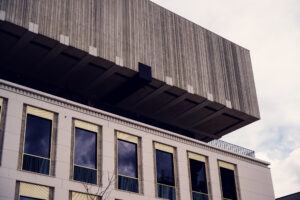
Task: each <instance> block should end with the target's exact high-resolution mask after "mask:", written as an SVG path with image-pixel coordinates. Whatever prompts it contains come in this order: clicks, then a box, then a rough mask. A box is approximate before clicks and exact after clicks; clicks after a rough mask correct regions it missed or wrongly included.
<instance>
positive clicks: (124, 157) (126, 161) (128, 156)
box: [118, 140, 138, 178]
mask: <svg viewBox="0 0 300 200" xmlns="http://www.w3.org/2000/svg"><path fill="white" fill-rule="evenodd" d="M118 174H119V175H124V176H129V177H133V178H137V177H138V169H137V145H136V144H134V143H131V142H127V141H123V140H118Z"/></svg>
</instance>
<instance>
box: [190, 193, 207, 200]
mask: <svg viewBox="0 0 300 200" xmlns="http://www.w3.org/2000/svg"><path fill="white" fill-rule="evenodd" d="M193 200H209V199H208V195H205V194H201V193H197V192H193Z"/></svg>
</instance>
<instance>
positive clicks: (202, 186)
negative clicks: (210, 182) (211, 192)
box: [190, 159, 207, 194]
mask: <svg viewBox="0 0 300 200" xmlns="http://www.w3.org/2000/svg"><path fill="white" fill-rule="evenodd" d="M190 170H191V182H192V191H195V192H201V193H205V194H207V182H206V171H205V163H204V162H200V161H197V160H193V159H190Z"/></svg>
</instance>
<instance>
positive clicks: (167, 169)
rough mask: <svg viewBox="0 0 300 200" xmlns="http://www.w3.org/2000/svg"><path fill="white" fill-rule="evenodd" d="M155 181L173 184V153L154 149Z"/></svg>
mask: <svg viewBox="0 0 300 200" xmlns="http://www.w3.org/2000/svg"><path fill="white" fill-rule="evenodd" d="M156 174H157V182H158V183H161V184H166V185H172V186H174V185H175V181H174V169H173V154H171V153H167V152H164V151H160V150H156Z"/></svg>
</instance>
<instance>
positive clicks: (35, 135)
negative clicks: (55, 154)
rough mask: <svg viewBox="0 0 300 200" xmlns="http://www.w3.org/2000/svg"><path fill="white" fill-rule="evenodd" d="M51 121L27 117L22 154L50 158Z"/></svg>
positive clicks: (32, 116)
mask: <svg viewBox="0 0 300 200" xmlns="http://www.w3.org/2000/svg"><path fill="white" fill-rule="evenodd" d="M51 127H52V121H51V120H48V119H44V118H41V117H37V116H34V115H30V114H28V115H27V120H26V135H25V144H24V153H27V154H32V155H36V156H40V157H44V158H50V141H51Z"/></svg>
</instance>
